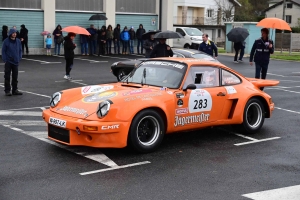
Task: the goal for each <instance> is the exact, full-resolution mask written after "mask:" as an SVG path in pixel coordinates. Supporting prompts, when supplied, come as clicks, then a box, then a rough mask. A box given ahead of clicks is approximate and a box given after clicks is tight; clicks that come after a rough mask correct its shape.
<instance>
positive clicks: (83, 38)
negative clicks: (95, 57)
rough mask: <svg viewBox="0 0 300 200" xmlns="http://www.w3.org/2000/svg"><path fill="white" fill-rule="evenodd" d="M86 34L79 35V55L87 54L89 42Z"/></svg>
mask: <svg viewBox="0 0 300 200" xmlns="http://www.w3.org/2000/svg"><path fill="white" fill-rule="evenodd" d="M88 38H89V37H88V36H87V35H80V44H81V55H86V56H88V55H89V53H88V52H89V44H88V43H89V42H88Z"/></svg>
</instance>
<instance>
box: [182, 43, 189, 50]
mask: <svg viewBox="0 0 300 200" xmlns="http://www.w3.org/2000/svg"><path fill="white" fill-rule="evenodd" d="M183 48H185V49H190V48H191V46H190V45H189V44H186V45H184V47H183Z"/></svg>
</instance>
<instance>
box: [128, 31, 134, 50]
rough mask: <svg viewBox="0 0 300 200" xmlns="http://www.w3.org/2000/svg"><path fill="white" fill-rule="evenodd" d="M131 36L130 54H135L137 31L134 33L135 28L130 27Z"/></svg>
mask: <svg viewBox="0 0 300 200" xmlns="http://www.w3.org/2000/svg"><path fill="white" fill-rule="evenodd" d="M129 35H130V40H129V50H130V54H134V40H135V31H134V27H133V26H132V27H130V30H129Z"/></svg>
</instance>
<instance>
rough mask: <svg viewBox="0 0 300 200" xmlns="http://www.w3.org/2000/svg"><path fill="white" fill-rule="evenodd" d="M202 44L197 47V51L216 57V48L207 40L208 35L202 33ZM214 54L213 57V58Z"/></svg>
mask: <svg viewBox="0 0 300 200" xmlns="http://www.w3.org/2000/svg"><path fill="white" fill-rule="evenodd" d="M202 40H203V42H202V43H201V44H200V45H199V49H198V50H199V51H202V52H204V53H207V54H208V55H211V56H213V57H214V58H217V57H218V48H217V46H216V45H215V43H214V42H213V41H210V40H209V39H208V34H206V33H204V34H203V35H202ZM214 52H215V56H214Z"/></svg>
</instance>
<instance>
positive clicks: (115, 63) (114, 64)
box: [111, 62, 119, 66]
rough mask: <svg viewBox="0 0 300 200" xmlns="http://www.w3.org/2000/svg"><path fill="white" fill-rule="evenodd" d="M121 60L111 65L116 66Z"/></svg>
mask: <svg viewBox="0 0 300 200" xmlns="http://www.w3.org/2000/svg"><path fill="white" fill-rule="evenodd" d="M118 63H119V62H114V63H113V64H112V65H111V66H116V65H117V64H118Z"/></svg>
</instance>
